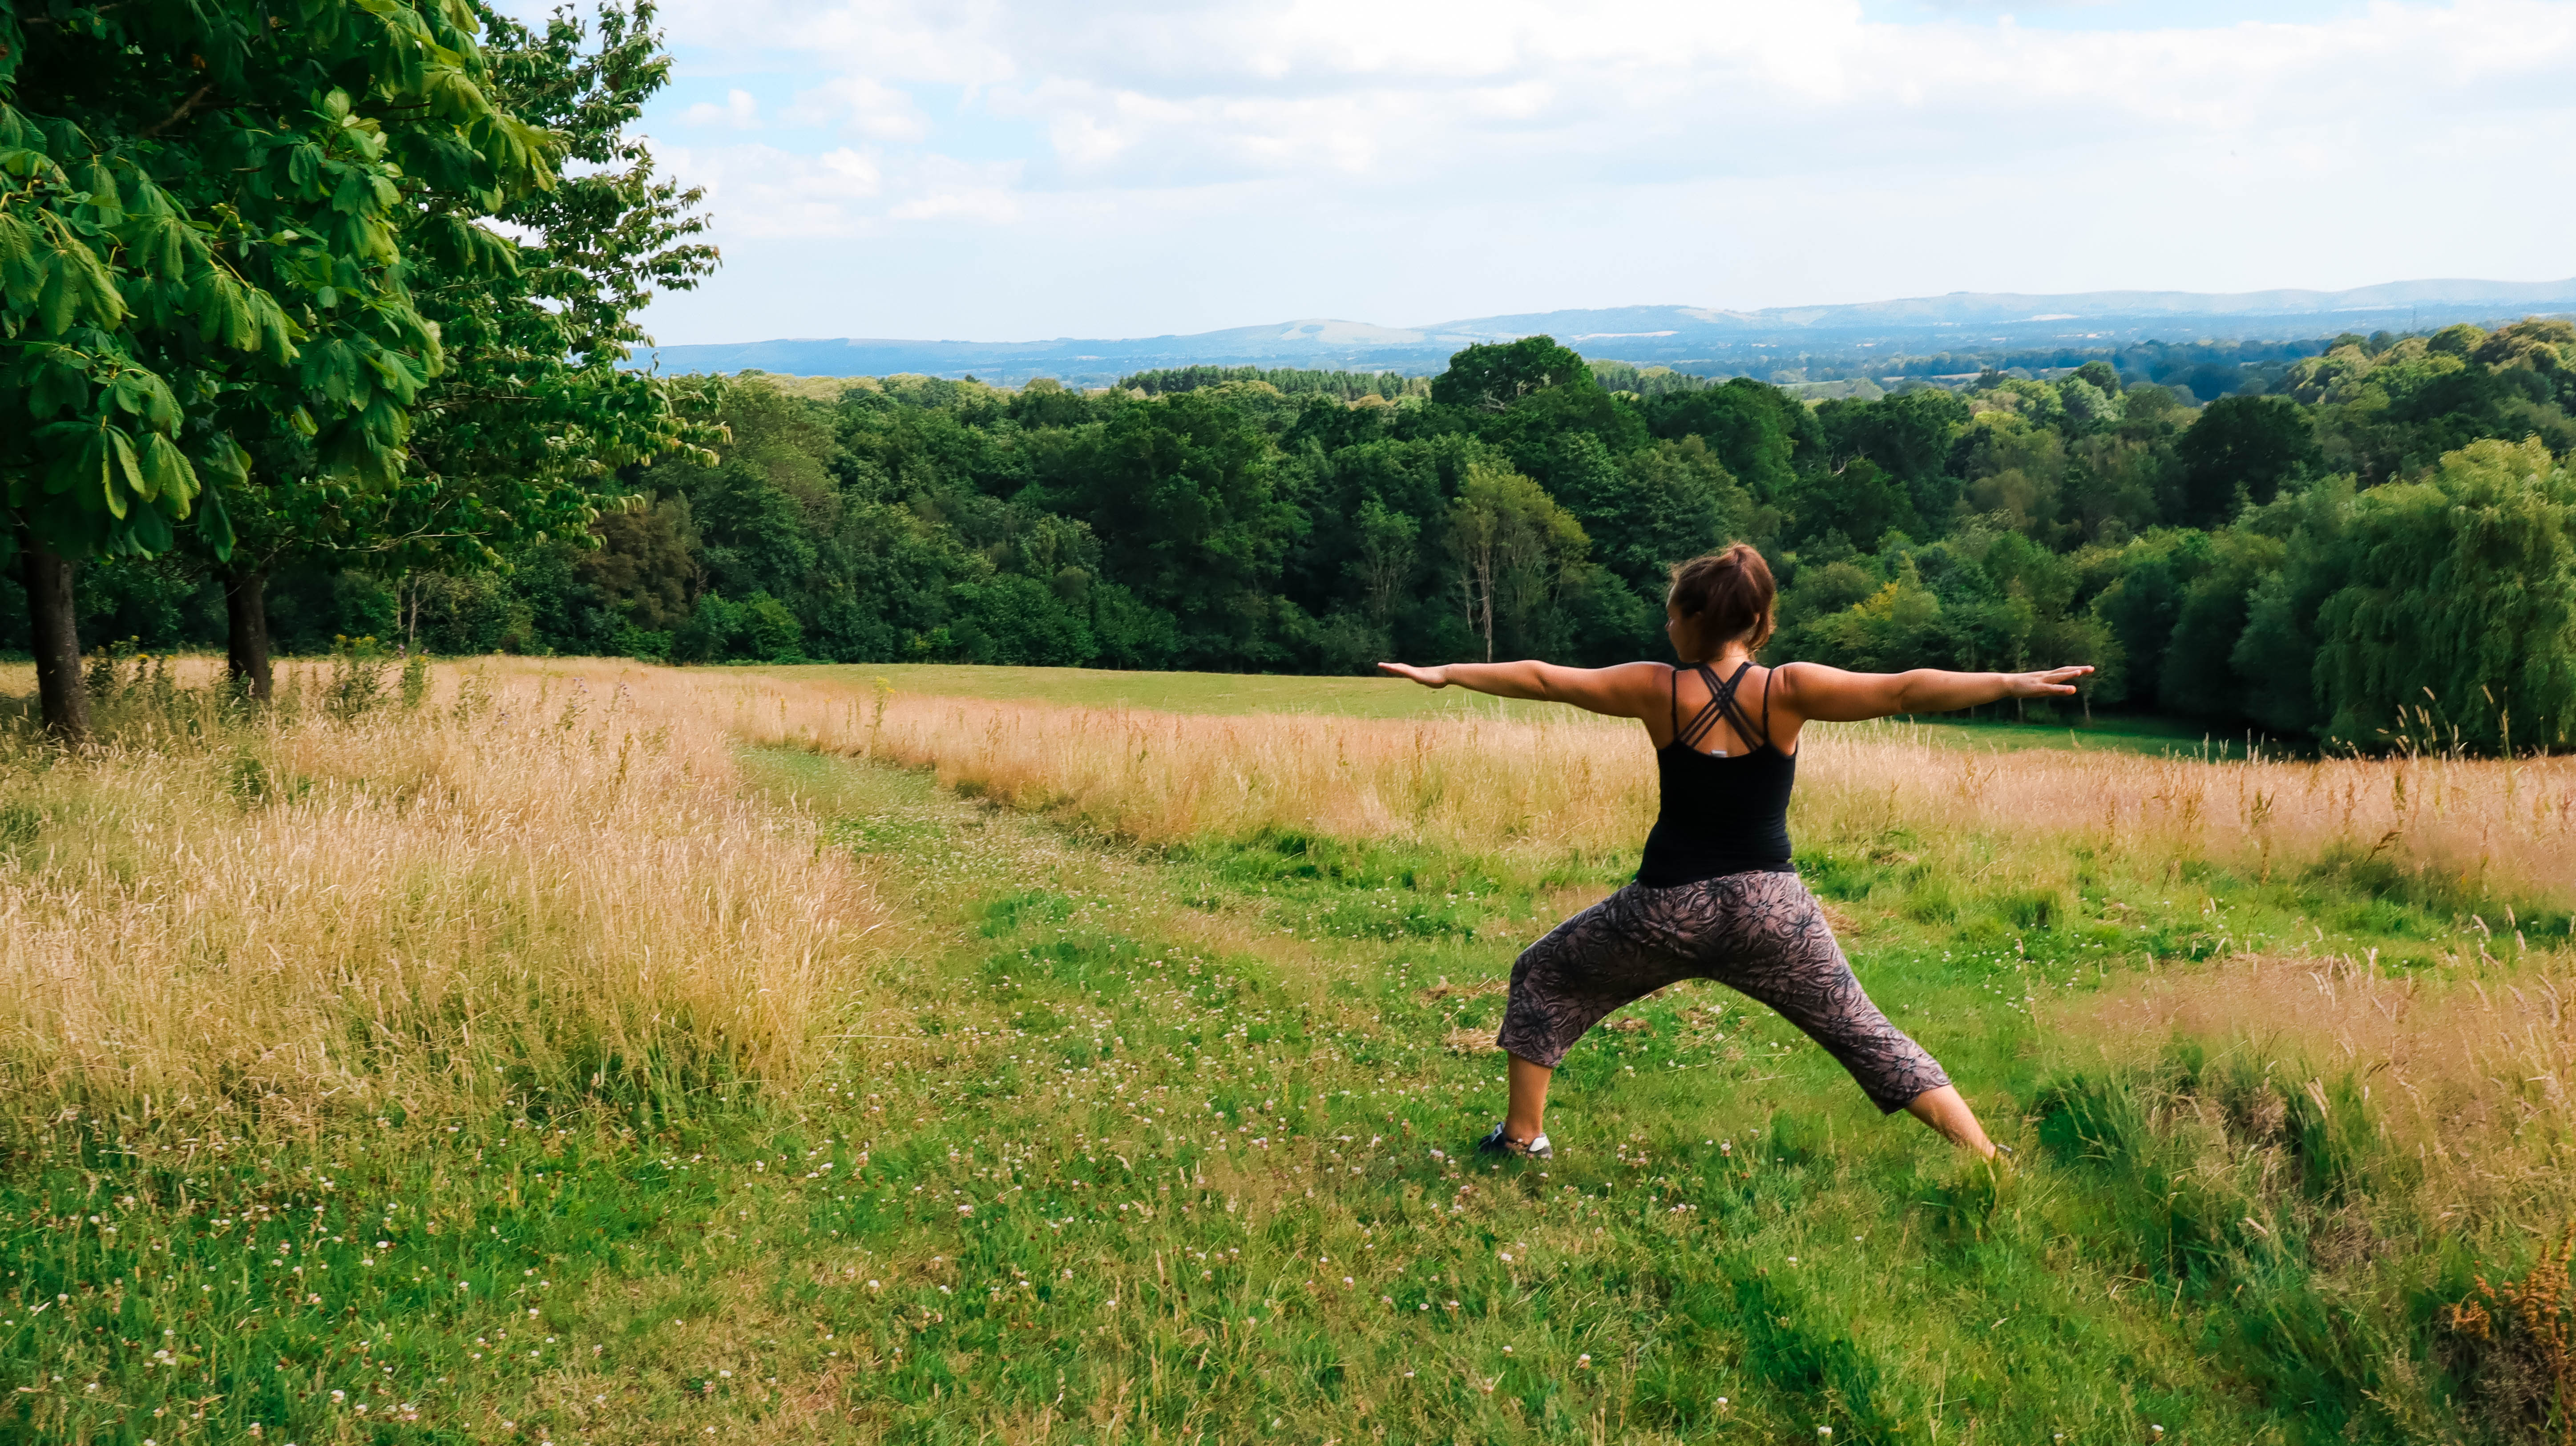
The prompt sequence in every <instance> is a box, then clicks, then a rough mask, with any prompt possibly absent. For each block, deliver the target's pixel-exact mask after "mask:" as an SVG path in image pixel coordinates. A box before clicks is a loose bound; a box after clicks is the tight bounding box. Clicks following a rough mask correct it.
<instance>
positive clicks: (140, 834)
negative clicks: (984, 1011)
mask: <svg viewBox="0 0 2576 1446" xmlns="http://www.w3.org/2000/svg"><path fill="white" fill-rule="evenodd" d="M437 674H443V675H444V676H437ZM88 681H89V682H90V684H91V686H92V688H93V692H94V695H95V697H96V701H97V704H98V709H99V723H100V726H99V730H98V736H99V741H98V742H97V744H96V745H95V746H94V747H92V748H90V749H88V750H85V751H83V752H79V753H68V754H67V753H65V752H63V751H61V750H59V749H57V748H56V747H54V746H53V745H51V744H49V743H46V742H44V741H43V740H42V739H41V738H40V736H39V735H38V734H37V732H36V730H35V729H34V727H33V726H32V724H30V723H28V722H27V721H26V720H24V719H18V720H14V726H13V727H11V728H10V729H8V730H7V731H6V733H5V735H0V1089H5V1093H6V1096H7V1098H8V1099H9V1100H10V1101H11V1102H12V1106H13V1111H12V1112H13V1113H14V1114H15V1115H16V1116H17V1121H18V1123H20V1124H22V1125H23V1124H27V1123H32V1122H33V1121H34V1120H36V1119H38V1118H41V1117H45V1116H52V1117H55V1118H62V1117H65V1116H67V1115H81V1116H89V1117H98V1118H114V1117H119V1116H122V1117H126V1118H130V1119H143V1118H146V1117H159V1118H167V1119H173V1120H193V1119H197V1118H199V1117H202V1116H206V1115H209V1114H214V1115H228V1116H231V1117H233V1118H235V1119H236V1120H240V1121H243V1122H249V1121H258V1122H262V1123H265V1124H269V1125H280V1124H283V1125H287V1126H301V1125H307V1124H316V1123H320V1122H323V1121H325V1120H327V1119H329V1118H332V1117H344V1116H353V1117H359V1118H367V1117H376V1116H387V1117H390V1116H394V1115H399V1114H406V1113H410V1114H417V1113H421V1112H428V1113H430V1114H433V1115H440V1114H448V1113H452V1112H457V1111H465V1110H473V1109H479V1108H488V1107H491V1106H494V1105H496V1104H501V1103H502V1102H504V1101H507V1102H508V1103H509V1105H510V1106H511V1107H513V1108H521V1109H529V1110H540V1111H542V1110H547V1109H560V1108H563V1107H566V1106H569V1105H574V1104H579V1103H584V1102H595V1101H603V1100H604V1101H611V1102H617V1103H621V1104H625V1105H629V1106H645V1107H652V1108H659V1107H666V1106H670V1105H673V1104H676V1103H677V1102H678V1101H679V1099H680V1097H682V1096H684V1095H686V1094H688V1093H690V1092H692V1091H706V1090H719V1091H725V1090H744V1089H754V1090H756V1089H759V1088H762V1087H765V1086H782V1085H790V1084H793V1083H795V1082H796V1081H798V1080H799V1079H800V1078H801V1076H802V1075H803V1074H804V1073H805V1072H806V1071H807V1070H809V1069H811V1068H812V1067H814V1066H815V1065H816V1064H817V1063H819V1062H820V1061H821V1060H822V1059H823V1058H824V1057H825V1055H826V1054H827V1052H828V1050H829V1048H830V1046H829V1043H828V1037H829V1035H830V1034H831V1033H832V1032H833V1030H834V1028H835V1027H836V1022H837V1021H838V1020H839V1019H840V1018H841V1017H842V1016H841V1010H842V1009H843V1008H844V1007H845V1005H846V1003H847V1001H848V999H849V998H850V997H851V995H852V992H853V990H854V989H855V988H856V986H857V982H858V980H859V978H860V977H861V975H862V973H863V971H864V969H865V965H866V960H867V952H868V949H867V946H866V944H865V943H863V938H862V936H864V935H865V934H866V933H867V931H868V930H869V929H871V928H872V927H874V925H875V924H876V923H877V921H878V919H879V911H878V908H877V905H876V903H875V901H874V899H873V897H872V895H871V894H870V892H869V890H868V888H867V887H866V885H865V883H864V881H863V880H862V879H860V878H859V877H857V876H856V875H855V874H854V873H853V872H852V868H851V865H850V864H849V862H848V860H847V859H846V858H845V857H844V856H842V855H840V854H838V853H835V852H833V851H829V850H824V849H821V848H820V847H818V843H817V836H816V832H815V829H814V827H813V825H812V823H811V821H810V820H807V819H803V818H800V817H797V816H795V815H793V814H792V813H783V812H781V811H780V810H778V809H776V808H775V807H773V806H769V805H766V804H762V803H758V802H755V801H753V800H750V799H748V798H746V797H744V796H743V795H742V794H741V793H740V791H739V790H738V789H737V787H736V785H735V778H734V774H733V760H732V755H731V748H732V742H731V740H730V739H729V738H728V737H727V735H726V730H725V728H724V727H723V726H721V723H720V722H711V721H709V720H706V719H704V718H699V717H694V716H691V715H690V714H689V712H688V709H687V708H686V707H684V706H680V707H675V706H674V705H675V704H681V703H685V702H686V700H685V699H684V698H680V697H678V696H676V695H674V694H673V693H672V691H671V690H670V689H668V688H662V689H651V690H647V692H646V693H645V694H638V693H637V692H636V691H634V690H631V689H621V688H619V687H617V686H616V685H615V684H614V683H608V684H606V685H605V686H601V687H593V686H591V685H590V683H589V682H588V681H587V680H582V679H547V678H541V677H529V676H523V675H493V674H489V673H485V672H483V671H480V670H471V671H469V670H461V669H457V668H455V667H452V666H451V667H446V668H441V669H438V670H436V673H435V674H433V673H432V672H431V671H429V670H424V669H422V668H420V667H417V666H413V667H409V668H404V667H400V666H399V665H397V664H396V663H395V662H394V661H393V660H391V659H389V658H384V657H382V656H380V655H373V654H370V653H369V652H367V651H366V650H364V649H346V650H343V654H342V655H341V656H339V657H337V658H334V659H332V660H330V661H328V662H326V663H322V664H316V665H299V666H291V667H288V668H286V669H284V670H283V673H282V676H281V678H280V680H279V686H278V695H277V698H276V699H275V700H274V702H272V703H271V704H270V705H268V706H267V707H265V708H262V709H257V710H253V709H250V708H249V707H247V706H246V705H245V704H244V703H243V702H242V700H240V699H239V698H237V697H235V696H232V695H231V694H230V693H229V692H228V691H227V690H226V689H225V688H224V687H223V686H221V684H220V682H219V680H217V679H215V678H214V677H213V676H212V675H211V669H209V668H208V667H207V666H205V665H203V664H198V665H194V666H193V667H183V666H174V665H172V664H170V663H168V662H167V661H166V660H150V659H136V660H110V661H109V662H108V664H106V665H105V666H102V667H98V668H94V669H92V675H91V677H90V679H89V680H88Z"/></svg>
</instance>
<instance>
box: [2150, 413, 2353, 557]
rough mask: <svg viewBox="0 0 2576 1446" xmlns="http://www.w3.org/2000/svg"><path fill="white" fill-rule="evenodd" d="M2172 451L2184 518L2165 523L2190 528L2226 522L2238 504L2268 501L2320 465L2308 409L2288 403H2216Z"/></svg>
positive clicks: (2201, 416) (2202, 414) (2233, 513)
mask: <svg viewBox="0 0 2576 1446" xmlns="http://www.w3.org/2000/svg"><path fill="white" fill-rule="evenodd" d="M2174 451H2175V454H2176V456H2177V457H2179V459H2180V460H2181V463H2182V479H2183V480H2182V504H2183V515H2182V516H2180V517H2178V518H2173V519H2170V520H2172V521H2177V522H2181V523H2183V524H2185V525H2186V526H2191V527H2212V526H2216V525H2217V524H2219V523H2222V522H2225V521H2226V520H2227V519H2228V518H2229V517H2231V516H2233V515H2235V512H2236V509H2237V507H2238V506H2239V505H2240V503H2241V502H2243V501H2251V502H2253V503H2254V504H2256V505H2257V506H2260V505H2261V504H2263V503H2266V502H2269V501H2271V500H2272V498H2273V496H2274V494H2276V493H2278V492H2279V491H2280V490H2281V484H2282V483H2284V482H2287V481H2289V480H2291V479H2292V478H2294V477H2298V476H2301V475H2303V474H2305V473H2308V472H2311V471H2313V470H2314V469H2315V468H2317V467H2318V466H2319V465H2321V464H2322V462H2323V460H2324V457H2323V454H2322V453H2321V452H2319V450H2318V448H2317V439H2316V429H2315V428H2314V426H2313V425H2311V424H2310V422H2309V419H2308V413H2307V409H2306V408H2304V407H2302V406H2300V405H2299V404H2298V403H2297V402H2294V401H2292V400H2290V399H2289V398H2287V397H2221V398H2219V399H2218V400H2217V401H2214V402H2211V403H2210V404H2209V405H2208V406H2206V407H2204V408H2202V409H2201V413H2200V420H2199V421H2196V422H2194V423H2192V424H2191V429H2190V430H2189V431H2187V432H2184V433H2183V434H2182V439H2181V440H2180V441H2178V442H2176V443H2175V444H2174Z"/></svg>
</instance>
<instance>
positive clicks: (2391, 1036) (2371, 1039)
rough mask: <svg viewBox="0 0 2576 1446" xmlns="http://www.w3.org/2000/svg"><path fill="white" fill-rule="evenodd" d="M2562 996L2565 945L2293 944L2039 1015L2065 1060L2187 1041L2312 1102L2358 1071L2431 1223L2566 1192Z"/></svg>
mask: <svg viewBox="0 0 2576 1446" xmlns="http://www.w3.org/2000/svg"><path fill="white" fill-rule="evenodd" d="M2509 952H2510V951H2509ZM2571 1006H2576V958H2571V957H2569V956H2568V955H2567V954H2565V953H2563V952H2561V953H2554V954H2529V955H2523V956H2519V957H2512V958H2504V959H2485V960H2479V959H2471V960H2468V961H2466V962H2465V963H2462V964H2460V965H2457V966H2446V967H2443V968H2440V969H2437V970H2434V971H2430V972H2423V973H2414V974H2405V975H2399V974H2392V973H2388V972H2384V971H2382V970H2380V969H2378V968H2377V967H2375V965H2374V962H2373V961H2372V960H2370V959H2369V958H2367V957H2356V956H2350V955H2306V956H2297V955H2292V956H2272V957H2264V958H2255V957H2250V956H2249V957H2244V958H2240V959H2236V960H2231V961H2228V962H2226V963H2224V964H2213V965H2204V966H2201V967H2197V968H2193V969H2189V970H2165V971H2160V972H2155V973H2147V974H2139V975H2135V976H2133V977H2131V978H2130V979H2128V980H2127V981H2126V982H2124V983H2122V984H2121V985H2119V986H2118V987H2116V988H2114V989H2113V990H2112V991H2110V992H2109V993H2108V994H2106V995H2103V996H2100V997H2094V998H2086V999H2084V1000H2082V1001H2081V1002H2080V1003H2072V1004H2061V1005H2059V1006H2057V1007H2054V1008H2052V1009H2050V1010H2049V1011H2047V1014H2048V1023H2049V1028H2050V1031H2051V1033H2052V1034H2053V1035H2054V1036H2055V1037H2056V1039H2057V1040H2058V1042H2059V1045H2060V1048H2061V1050H2062V1051H2063V1052H2064V1053H2065V1054H2066V1055H2068V1056H2070V1057H2071V1058H2073V1059H2075V1060H2076V1061H2078V1062H2081V1061H2082V1060H2083V1059H2085V1058H2087V1057H2090V1058H2092V1059H2094V1060H2096V1061H2098V1062H2099V1063H2100V1064H2102V1065H2105V1066H2110V1067H2113V1068H2119V1067H2123V1066H2127V1065H2132V1064H2134V1063H2136V1062H2137V1061H2141V1060H2152V1059H2155V1058H2157V1057H2158V1056H2159V1055H2160V1054H2162V1053H2163V1052H2164V1050H2165V1048H2166V1047H2167V1046H2168V1045H2169V1044H2171V1043H2172V1042H2173V1041H2175V1040H2190V1041H2195V1042H2197V1043H2198V1044H2199V1045H2200V1046H2201V1047H2202V1048H2203V1049H2204V1050H2205V1051H2206V1053H2207V1058H2208V1060H2209V1062H2210V1063H2211V1064H2212V1065H2214V1066H2217V1067H2218V1068H2219V1069H2220V1070H2221V1071H2222V1072H2233V1073H2235V1074H2238V1075H2240V1076H2247V1077H2255V1078H2262V1079H2266V1080H2268V1081H2270V1083H2271V1086H2272V1088H2273V1089H2274V1090H2275V1091H2277V1092H2279V1093H2281V1094H2282V1095H2284V1096H2287V1095H2289V1094H2291V1093H2294V1092H2296V1093H2305V1094H2307V1095H2309V1096H2310V1098H2311V1099H2312V1100H2313V1101H2314V1103H2315V1104H2316V1106H2317V1108H2318V1109H2320V1110H2325V1109H2328V1108H2329V1105H2328V1103H2327V1100H2326V1097H2325V1085H2326V1082H2328V1081H2334V1080H2341V1079H2351V1080H2355V1081H2357V1082H2358V1085H2357V1092H2358V1094H2359V1095H2360V1097H2361V1102H2362V1103H2363V1105H2364V1106H2365V1107H2366V1108H2367V1110H2368V1112H2369V1114H2370V1117H2371V1119H2372V1120H2373V1122H2374V1124H2373V1128H2374V1130H2375V1131H2376V1132H2377V1133H2378V1134H2379V1135H2380V1136H2381V1137H2382V1139H2383V1140H2384V1141H2385V1145H2386V1148H2387V1149H2388V1150H2389V1151H2390V1153H2391V1154H2392V1155H2393V1156H2394V1157H2396V1158H2400V1159H2405V1160H2411V1161H2412V1162H2414V1164H2415V1166H2416V1167H2417V1169H2416V1171H2415V1180H2414V1182H2413V1191H2414V1193H2416V1194H2417V1195H2418V1196H2419V1198H2420V1200H2421V1201H2422V1203H2423V1206H2424V1210H2423V1213H2424V1216H2425V1218H2427V1219H2428V1220H2433V1221H2444V1220H2450V1219H2456V1218H2480V1217H2486V1216H2489V1215H2491V1214H2492V1213H2493V1212H2494V1211H2496V1210H2497V1209H2499V1208H2505V1207H2510V1206H2511V1205H2513V1204H2514V1203H2516V1202H2519V1201H2540V1200H2546V1199H2549V1198H2552V1197H2555V1196H2559V1195H2560V1194H2561V1193H2562V1192H2563V1190H2564V1187H2565V1182H2566V1180H2567V1179H2568V1177H2569V1172H2570V1169H2571V1167H2576V1099H2571V1098H2570V1083H2571V1081H2576V1008H2571ZM2192 1107H2193V1108H2194V1109H2196V1110H2198V1111H2200V1112H2202V1113H2206V1112H2207V1111H2208V1110H2210V1109H2212V1108H2214V1107H2215V1106H2214V1105H2213V1104H2212V1102H2211V1101H2209V1100H2207V1099H2206V1098H2201V1099H2198V1100H2196V1101H2195V1103H2194V1105H2193V1106H2192ZM2206 1123H2212V1124H2214V1123H2216V1122H2215V1121H2207V1122H2206ZM2543 1213H2546V1212H2545V1211H2544V1212H2543ZM2531 1223H2533V1224H2535V1225H2538V1224H2546V1223H2552V1222H2550V1221H2545V1220H2540V1219H2535V1220H2534V1221H2532V1222H2531Z"/></svg>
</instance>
